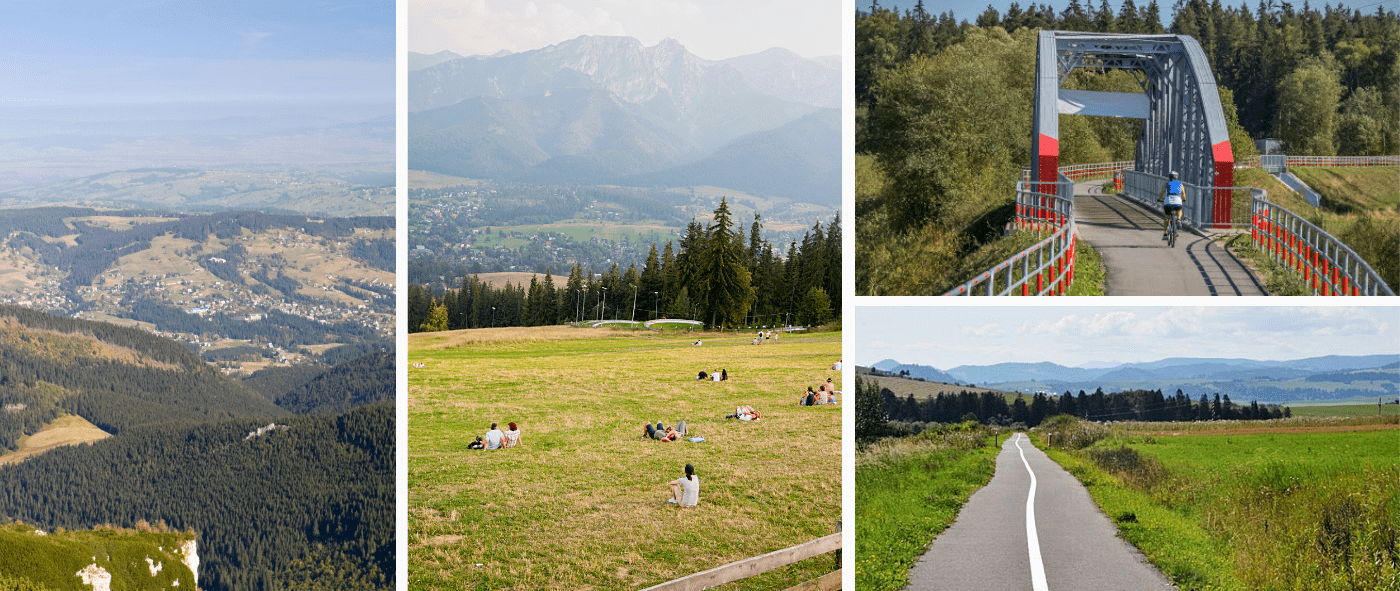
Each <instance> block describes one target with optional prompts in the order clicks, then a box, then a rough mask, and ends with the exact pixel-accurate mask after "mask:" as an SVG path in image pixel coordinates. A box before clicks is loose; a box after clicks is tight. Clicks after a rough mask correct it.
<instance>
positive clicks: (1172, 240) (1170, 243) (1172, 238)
mask: <svg viewBox="0 0 1400 591" xmlns="http://www.w3.org/2000/svg"><path fill="white" fill-rule="evenodd" d="M1179 223H1180V222H1179V221H1177V219H1176V217H1175V216H1173V217H1172V223H1171V229H1169V230H1167V248H1176V227H1177V224H1179Z"/></svg>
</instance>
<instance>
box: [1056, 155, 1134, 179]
mask: <svg viewBox="0 0 1400 591" xmlns="http://www.w3.org/2000/svg"><path fill="white" fill-rule="evenodd" d="M1132 167H1133V161H1132V160H1119V161H1117V162H1096V163H1093V164H1071V165H1069V166H1061V167H1060V169H1059V170H1060V174H1063V175H1065V176H1067V177H1069V178H1071V179H1074V180H1075V181H1076V182H1077V181H1085V180H1089V179H1095V178H1108V177H1111V176H1113V173H1114V172H1115V171H1119V170H1124V169H1128V168H1132Z"/></svg>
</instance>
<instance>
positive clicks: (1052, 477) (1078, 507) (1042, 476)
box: [907, 433, 1176, 591]
mask: <svg viewBox="0 0 1400 591" xmlns="http://www.w3.org/2000/svg"><path fill="white" fill-rule="evenodd" d="M1023 458H1024V459H1023ZM1032 472H1033V473H1034V476H1032ZM1032 479H1034V480H1032ZM1032 482H1034V497H1031V492H1032V486H1033V485H1032ZM1028 500H1029V505H1030V508H1029V509H1028ZM1030 516H1034V521H1031V520H1029V519H1028V517H1030ZM1032 526H1033V527H1032ZM1117 533H1118V530H1117V528H1115V527H1114V525H1113V524H1112V523H1111V522H1110V521H1109V520H1108V518H1107V517H1105V516H1104V514H1103V513H1102V512H1100V511H1099V508H1098V506H1097V505H1095V504H1094V501H1093V499H1091V498H1090V497H1089V492H1088V491H1087V490H1085V489H1084V486H1083V485H1081V484H1080V483H1079V481H1078V480H1076V479H1075V478H1074V477H1073V476H1071V475H1070V474H1069V473H1068V472H1065V471H1064V469H1063V468H1061V467H1060V465H1059V464H1056V463H1055V462H1054V461H1053V460H1051V459H1050V458H1049V457H1047V456H1046V455H1045V453H1044V452H1041V451H1040V450H1039V449H1036V448H1035V447H1034V446H1032V445H1031V443H1030V440H1029V439H1027V438H1026V436H1025V435H1024V434H1020V433H1017V434H1016V435H1014V436H1012V437H1011V438H1010V439H1008V440H1007V441H1006V443H1005V444H1003V445H1002V446H1001V453H1000V454H998V455H997V467H996V474H995V475H994V476H993V477H992V480H991V482H989V483H987V486H985V487H983V488H982V489H981V490H979V491H977V492H975V493H973V495H972V497H971V498H969V499H968V501H967V504H965V505H963V508H962V510H961V511H960V512H959V513H958V518H957V521H954V522H953V525H952V526H949V527H948V529H946V530H944V531H943V533H942V534H939V536H938V537H937V538H936V539H934V541H933V543H932V544H931V545H930V546H929V549H928V551H927V552H925V553H924V555H923V556H922V557H920V558H919V560H918V562H917V563H915V564H914V568H913V569H911V570H910V571H909V586H908V587H907V589H909V590H910V591H925V590H936V589H959V590H961V589H989V590H990V589H1030V590H1033V591H1047V590H1055V591H1060V590H1066V591H1069V590H1075V591H1124V590H1131V591H1152V590H1159V589H1160V590H1165V589H1175V588H1176V587H1174V586H1172V584H1171V583H1170V582H1169V581H1168V580H1167V579H1166V577H1164V576H1162V574H1161V572H1159V571H1158V570H1157V568H1156V567H1154V566H1152V565H1151V564H1150V563H1148V562H1147V561H1146V560H1145V559H1144V558H1143V557H1142V554H1140V553H1139V552H1138V551H1137V549H1136V548H1133V547H1132V546H1130V545H1129V544H1128V543H1127V542H1124V541H1123V540H1121V539H1119V538H1118V535H1117ZM1037 565H1040V568H1039V569H1037ZM1037 571H1038V572H1037Z"/></svg>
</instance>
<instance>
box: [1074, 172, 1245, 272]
mask: <svg viewBox="0 0 1400 591" xmlns="http://www.w3.org/2000/svg"><path fill="white" fill-rule="evenodd" d="M1102 183H1103V181H1097V182H1091V183H1079V184H1076V185H1075V186H1074V221H1075V224H1076V225H1077V226H1078V228H1079V238H1080V239H1081V240H1084V241H1085V242H1088V243H1089V244H1090V245H1091V246H1093V247H1094V249H1095V250H1097V251H1099V254H1101V255H1103V262H1104V267H1105V269H1104V273H1105V275H1106V278H1105V280H1104V295H1111V296H1175V295H1185V296H1213V295H1268V294H1267V293H1266V292H1265V290H1264V286H1263V284H1262V283H1261V282H1260V281H1259V280H1258V278H1256V277H1255V276H1254V274H1253V273H1252V272H1250V270H1249V268H1248V267H1246V266H1245V265H1244V263H1241V262H1240V261H1239V259H1236V258H1235V255H1233V254H1230V251H1229V250H1227V249H1226V248H1225V247H1224V246H1222V245H1220V244H1218V243H1216V242H1215V241H1213V240H1211V239H1210V238H1209V237H1207V236H1203V235H1201V234H1199V233H1195V232H1193V231H1190V230H1188V229H1185V228H1183V229H1182V231H1181V233H1180V234H1178V235H1177V238H1176V248H1167V242H1166V241H1165V240H1162V213H1161V212H1160V211H1154V210H1151V209H1149V208H1147V207H1145V206H1143V205H1142V204H1139V203H1137V202H1135V201H1131V200H1128V199H1124V198H1121V197H1118V196H1116V195H1105V194H1104V193H1103V186H1102Z"/></svg>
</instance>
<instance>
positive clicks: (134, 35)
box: [0, 0, 395, 106]
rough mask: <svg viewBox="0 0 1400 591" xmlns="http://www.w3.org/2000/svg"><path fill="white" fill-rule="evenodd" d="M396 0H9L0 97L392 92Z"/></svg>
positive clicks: (0, 33)
mask: <svg viewBox="0 0 1400 591" xmlns="http://www.w3.org/2000/svg"><path fill="white" fill-rule="evenodd" d="M394 32H395V30H394V1H393V0H361V1H359V2H355V3H351V2H325V1H318V0H311V1H301V0H293V1H287V0H251V1H243V0H233V1H229V0H219V1H212V0H146V1H140V0H76V1H67V0H65V1H62V2H52V1H48V0H8V1H7V2H5V8H4V17H3V18H0V38H3V39H4V40H5V41H4V46H5V49H4V50H3V52H4V53H3V57H0V79H3V80H4V81H5V82H4V84H3V85H0V106H3V105H5V104H8V105H10V106H17V105H24V106H44V105H65V104H104V103H124V102H141V103H152V102H185V101H278V102H298V101H308V102H318V101H322V102H327V101H339V102H366V101H377V102H388V103H390V104H392V102H393V100H394V64H395V60H394Z"/></svg>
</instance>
